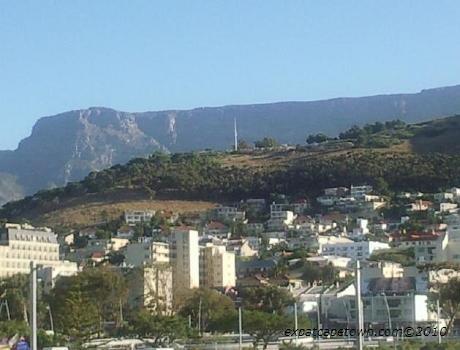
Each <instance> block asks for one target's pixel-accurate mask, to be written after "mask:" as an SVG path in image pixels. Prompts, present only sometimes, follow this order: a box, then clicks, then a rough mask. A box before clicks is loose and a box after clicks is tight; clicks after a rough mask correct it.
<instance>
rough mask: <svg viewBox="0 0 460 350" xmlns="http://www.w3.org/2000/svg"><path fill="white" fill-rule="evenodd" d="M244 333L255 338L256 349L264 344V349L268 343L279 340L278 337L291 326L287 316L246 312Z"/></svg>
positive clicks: (255, 311)
mask: <svg viewBox="0 0 460 350" xmlns="http://www.w3.org/2000/svg"><path fill="white" fill-rule="evenodd" d="M243 322H244V331H245V332H247V333H249V334H250V335H251V336H252V337H253V338H254V340H253V346H254V349H257V346H258V345H259V343H260V342H262V347H263V349H266V348H267V346H268V343H269V342H271V341H274V340H276V339H277V335H280V334H281V332H282V331H283V330H284V329H286V325H288V324H290V323H289V320H288V318H287V317H286V316H283V315H282V314H278V313H268V312H263V311H257V310H253V311H244V313H243Z"/></svg>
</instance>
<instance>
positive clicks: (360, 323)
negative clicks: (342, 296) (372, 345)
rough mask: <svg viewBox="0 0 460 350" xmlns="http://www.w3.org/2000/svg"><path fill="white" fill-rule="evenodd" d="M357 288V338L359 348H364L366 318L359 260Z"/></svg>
mask: <svg viewBox="0 0 460 350" xmlns="http://www.w3.org/2000/svg"><path fill="white" fill-rule="evenodd" d="M355 288H356V310H357V313H356V328H357V329H356V339H357V350H363V330H364V319H363V304H362V301H361V266H360V263H359V260H357V261H356V269H355Z"/></svg>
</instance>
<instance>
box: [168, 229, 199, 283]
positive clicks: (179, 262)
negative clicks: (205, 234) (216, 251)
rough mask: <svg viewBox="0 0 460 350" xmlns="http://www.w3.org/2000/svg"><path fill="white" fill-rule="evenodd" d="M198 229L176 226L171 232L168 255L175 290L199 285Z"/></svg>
mask: <svg viewBox="0 0 460 350" xmlns="http://www.w3.org/2000/svg"><path fill="white" fill-rule="evenodd" d="M199 256H200V249H199V245H198V231H196V230H190V229H188V228H177V229H175V230H174V231H173V232H172V234H171V243H170V257H171V263H172V266H173V285H174V290H175V291H180V290H182V291H183V290H186V289H191V288H198V287H199V286H200V264H199Z"/></svg>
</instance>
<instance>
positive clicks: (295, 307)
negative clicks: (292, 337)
mask: <svg viewBox="0 0 460 350" xmlns="http://www.w3.org/2000/svg"><path fill="white" fill-rule="evenodd" d="M294 329H295V330H296V331H297V329H299V322H298V319H297V302H295V303H294ZM296 339H299V334H298V332H296Z"/></svg>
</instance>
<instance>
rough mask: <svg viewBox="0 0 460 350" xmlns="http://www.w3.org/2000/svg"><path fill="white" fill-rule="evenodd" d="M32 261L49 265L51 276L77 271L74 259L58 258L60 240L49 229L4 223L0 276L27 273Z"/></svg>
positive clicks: (47, 266)
mask: <svg viewBox="0 0 460 350" xmlns="http://www.w3.org/2000/svg"><path fill="white" fill-rule="evenodd" d="M31 261H34V262H35V264H36V265H38V266H40V267H41V268H50V269H52V271H48V275H49V276H51V277H52V278H51V280H54V279H55V278H57V277H58V276H60V275H70V274H74V273H76V272H77V271H78V269H77V264H76V263H72V262H70V261H65V260H64V261H63V260H60V257H59V243H58V241H57V238H56V234H54V232H52V231H51V230H50V229H46V228H44V229H38V228H33V227H31V226H28V225H26V226H21V225H14V224H6V225H5V227H4V229H2V232H0V278H2V277H9V276H12V275H15V274H22V273H25V274H27V273H29V272H30V262H31ZM50 282H52V281H50Z"/></svg>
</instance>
